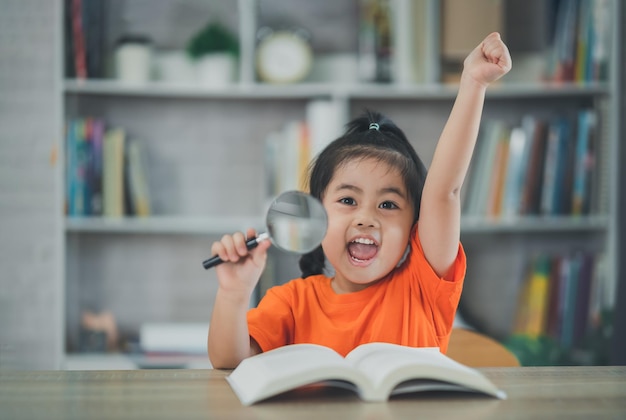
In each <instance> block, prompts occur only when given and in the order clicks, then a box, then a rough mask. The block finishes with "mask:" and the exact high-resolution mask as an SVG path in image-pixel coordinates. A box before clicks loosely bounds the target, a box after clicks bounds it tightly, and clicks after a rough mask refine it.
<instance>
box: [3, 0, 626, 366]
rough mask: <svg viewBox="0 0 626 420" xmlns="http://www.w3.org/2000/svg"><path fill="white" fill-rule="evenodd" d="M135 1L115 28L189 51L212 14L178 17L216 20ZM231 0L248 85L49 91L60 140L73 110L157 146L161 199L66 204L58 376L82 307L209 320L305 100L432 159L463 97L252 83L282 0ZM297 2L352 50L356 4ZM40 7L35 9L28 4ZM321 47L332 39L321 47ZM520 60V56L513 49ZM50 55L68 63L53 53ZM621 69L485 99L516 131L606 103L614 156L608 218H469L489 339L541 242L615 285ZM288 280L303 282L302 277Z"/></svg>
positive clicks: (155, 175)
mask: <svg viewBox="0 0 626 420" xmlns="http://www.w3.org/2000/svg"><path fill="white" fill-rule="evenodd" d="M29 1H30V2H31V6H32V5H35V4H38V2H37V1H36V0H29ZM257 2H258V4H257ZM62 3H63V1H61V0H57V1H56V2H54V7H48V8H47V9H43V10H45V11H46V13H49V14H51V15H52V16H55V20H54V21H55V22H57V23H58V26H55V28H54V33H55V34H56V38H55V37H51V41H50V42H51V43H53V42H56V43H57V44H58V45H57V44H55V45H57V46H58V48H57V49H56V50H57V51H59V53H58V57H63V53H62V52H60V51H61V47H60V45H61V44H62V40H61V38H62V34H60V32H62V30H63V25H62V7H63V6H62ZM140 3H141V2H137V1H132V0H126V1H118V2H115V3H114V4H113V6H111V7H112V12H111V13H110V14H109V15H108V17H109V19H110V18H111V16H123V17H124V19H125V20H124V21H123V22H122V21H120V20H119V19H118V20H109V25H110V27H111V28H113V29H112V31H113V32H114V31H118V33H119V31H120V27H121V26H122V24H125V25H131V26H130V27H131V29H134V30H138V31H148V32H149V31H150V30H151V28H152V27H151V26H150V25H149V20H150V19H151V18H152V19H153V20H154V21H155V25H154V28H159V27H160V28H162V29H161V30H159V29H154V31H155V32H154V33H153V34H152V35H153V37H154V39H155V40H156V41H157V42H163V43H165V44H168V43H169V44H176V43H178V44H179V45H180V44H181V43H182V41H181V37H183V35H180V34H176V35H172V31H171V29H172V28H173V26H174V25H181V24H182V23H187V25H185V28H186V29H185V30H184V31H182V32H189V30H190V29H189V28H190V27H193V25H196V26H197V25H198V24H199V23H201V21H202V20H203V19H199V18H198V15H199V14H200V15H201V14H202V13H196V14H195V16H190V15H188V14H187V15H185V13H183V12H181V10H182V11H184V8H185V7H191V8H192V9H193V10H196V11H198V10H201V11H204V12H207V11H208V10H211V8H212V7H213V6H215V5H214V4H213V3H211V2H203V1H200V0H197V1H191V0H190V1H187V2H186V1H179V2H172V3H169V2H165V1H160V2H157V4H156V5H155V6H154V7H155V10H154V11H153V12H152V14H153V15H151V14H150V13H147V14H146V16H144V17H140V16H139V15H140V13H139V12H141V7H142V6H141V5H140ZM224 3H226V2H221V5H220V6H219V7H218V6H216V7H217V9H218V10H219V13H220V14H221V15H222V16H225V20H226V21H227V22H228V24H229V25H230V26H231V27H233V28H237V29H238V31H239V33H240V35H241V36H242V40H241V43H242V53H243V56H242V57H241V61H240V74H241V77H242V81H241V82H240V83H237V84H235V85H232V86H227V87H218V88H215V87H211V88H209V87H203V86H197V85H190V84H184V83H183V84H181V83H171V84H168V83H162V82H157V81H154V82H152V81H151V82H148V83H145V84H141V85H128V84H123V83H119V82H117V81H115V80H113V79H98V80H93V79H86V80H77V79H73V78H70V79H67V78H63V77H62V76H60V75H59V77H58V80H56V81H55V83H54V85H55V89H54V90H52V92H53V94H52V98H53V99H55V100H58V103H59V105H58V106H59V108H58V112H57V114H58V115H57V116H58V118H57V120H55V121H54V124H52V126H53V127H54V129H55V130H56V131H55V132H61V131H62V130H61V129H60V128H59V127H60V126H61V125H62V123H63V121H64V120H65V119H66V118H69V117H88V116H98V117H102V118H104V119H105V120H106V121H107V122H110V123H111V124H113V125H115V126H121V127H124V128H125V129H126V130H127V131H128V133H130V135H132V136H133V137H135V138H136V139H137V140H138V141H139V142H140V143H141V145H142V146H144V148H145V149H146V150H147V151H148V158H149V159H148V161H149V163H150V164H151V165H150V166H151V171H150V187H151V192H152V193H153V204H154V215H153V216H151V217H147V218H135V217H126V218H121V219H114V220H109V219H104V218H93V217H71V218H70V217H67V218H66V217H64V216H63V215H61V214H58V211H59V209H58V208H57V209H56V210H55V211H56V212H57V213H55V214H54V218H53V220H55V223H56V225H57V226H58V229H59V230H58V232H59V233H60V237H61V241H59V243H58V245H57V246H55V250H56V251H57V252H58V255H59V256H58V258H59V261H57V262H58V264H60V265H61V266H62V267H63V268H62V269H61V268H59V269H58V270H57V274H56V275H57V276H58V277H59V279H58V280H59V281H58V283H59V287H60V288H62V290H61V291H60V292H61V294H62V295H63V297H58V298H57V300H58V305H60V306H61V307H62V308H63V307H64V308H65V309H61V311H60V318H61V321H60V324H61V325H55V326H54V327H53V328H54V331H56V333H55V334H56V335H55V337H56V338H55V340H60V342H63V343H65V344H66V346H65V348H64V349H62V350H61V355H60V360H61V361H60V363H57V364H56V366H55V367H59V366H63V360H65V359H67V360H68V361H70V362H71V361H72V360H73V361H75V360H85V359H83V358H82V356H81V355H80V354H77V353H76V349H77V347H78V331H79V322H80V312H81V310H82V309H85V308H88V309H92V310H104V309H106V310H111V311H112V312H113V313H115V314H116V319H117V321H118V326H119V328H120V332H121V333H122V334H123V335H125V336H128V337H133V335H134V334H135V333H136V331H137V330H138V329H139V326H140V324H141V323H142V322H146V321H154V322H159V321H163V322H165V321H175V322H197V321H206V320H207V319H209V318H210V313H211V307H210V302H211V301H212V296H213V293H214V292H215V278H214V274H213V273H211V272H205V271H204V270H203V269H202V268H201V267H200V262H201V261H202V260H203V259H205V258H206V257H207V254H208V250H209V247H210V244H211V242H212V241H213V240H215V239H216V238H218V237H219V236H221V234H223V233H227V232H231V231H233V230H240V229H243V228H245V227H247V226H256V227H259V228H260V227H262V224H263V217H260V216H259V215H262V214H263V211H264V204H265V198H264V194H263V191H264V180H263V176H262V174H263V173H264V170H265V169H264V162H263V159H262V158H260V157H261V156H263V152H264V148H263V143H264V139H265V137H266V136H267V135H268V134H269V133H271V132H274V131H276V130H280V129H281V127H283V126H284V124H286V123H288V122H289V121H294V120H295V121H301V120H303V119H305V118H306V117H305V116H306V109H307V105H308V104H309V103H310V102H311V101H316V100H325V101H328V102H330V103H332V104H334V106H336V107H337V108H338V109H342V110H344V114H345V117H346V119H347V118H349V117H351V116H354V115H356V114H359V113H360V111H361V110H362V109H363V108H365V107H371V108H375V109H378V110H380V111H382V112H384V113H386V114H388V115H389V116H391V117H392V118H393V119H394V120H395V121H396V122H397V123H398V125H399V126H400V127H401V128H403V129H404V130H405V132H406V133H407V136H408V137H409V138H410V139H412V141H413V142H414V145H415V147H416V149H417V151H418V153H419V154H420V156H422V157H423V159H424V160H425V163H426V164H428V163H429V160H430V157H431V156H432V152H433V150H434V146H435V141H436V139H437V138H438V136H439V133H440V131H441V129H442V127H443V124H444V123H445V120H446V118H447V115H448V113H449V109H450V107H451V105H452V101H453V99H454V97H455V94H456V89H455V87H454V85H442V84H439V83H437V82H435V81H427V82H426V83H422V84H393V83H391V84H363V83H353V84H334V83H323V82H312V83H301V84H295V85H285V86H274V85H266V84H263V83H259V82H256V81H255V77H254V72H253V71H252V70H251V69H252V65H251V63H253V62H254V59H253V54H254V34H255V31H256V27H257V26H259V25H262V24H266V23H269V22H271V21H272V19H271V17H272V16H270V15H271V14H272V13H275V12H276V11H277V7H278V6H277V4H278V3H277V2H276V1H270V0H254V1H253V0H240V1H239V2H228V5H224ZM295 3H298V2H295ZM617 3H619V4H618V8H620V9H621V8H623V6H621V2H617ZM171 4H176V5H177V6H171ZM259 4H260V5H259ZM289 4H290V6H288V7H287V9H286V10H284V16H286V17H287V18H290V19H292V21H293V22H296V23H300V24H303V23H306V19H305V18H306V16H307V15H306V13H309V14H310V16H311V17H310V18H311V19H313V21H312V23H311V24H310V26H311V27H312V28H314V27H315V19H318V20H319V22H322V21H324V19H326V18H327V17H328V16H330V15H333V16H348V15H349V16H350V17H346V19H345V21H346V22H347V24H346V25H342V27H340V28H339V27H337V25H336V23H337V21H338V20H340V19H339V18H334V20H331V24H329V25H328V26H321V25H320V26H319V27H323V28H326V29H325V31H328V33H324V34H321V33H316V32H313V37H314V38H313V39H315V37H316V36H317V37H318V38H321V39H322V41H319V39H318V41H319V42H320V43H319V44H316V45H315V46H316V48H320V49H321V50H324V49H325V50H324V51H325V52H328V50H329V49H330V48H331V47H330V46H329V45H332V43H329V42H328V38H329V37H333V36H334V37H335V38H336V39H337V40H338V41H337V44H338V45H339V46H340V47H339V48H343V49H344V50H348V51H354V50H355V49H356V45H355V44H356V36H355V35H354V33H355V32H356V31H355V28H356V25H357V22H356V19H355V17H354V13H355V10H356V5H357V2H356V1H355V0H351V1H342V2H330V1H324V2H320V3H316V4H315V5H311V6H306V7H305V8H302V10H298V9H299V6H297V4H294V5H291V2H290V3H289ZM257 6H259V7H260V9H257V8H256V7H257ZM172 7H175V8H176V7H178V8H179V9H175V10H176V11H178V12H180V13H179V14H172V13H169V14H168V13H166V12H168V11H169V12H171V11H172V9H171V8H172ZM259 10H260V12H259ZM307 11H308V12H307ZM348 12H349V13H348ZM30 13H32V14H34V15H36V14H37V13H36V11H35V10H34V9H32V8H31V9H30ZM42 13H43V12H42ZM342 13H343V14H342ZM622 15H623V12H622ZM167 16H170V18H171V19H173V22H169V23H168V24H167V25H165V26H163V25H158V24H156V23H160V24H163V23H164V22H165V23H167V22H166V20H167ZM172 16H174V18H172ZM181 16H183V17H181ZM185 16H186V17H185ZM324 16H326V18H325V17H324ZM615 16H616V17H615V20H616V22H617V21H618V19H622V20H621V21H620V22H623V17H619V16H621V15H620V14H616V15H615ZM180 19H183V21H181V20H180ZM185 19H186V20H185ZM319 22H318V23H319ZM332 22H335V27H333V26H332ZM132 25H134V27H133V26H132ZM168 25H169V26H168ZM0 26H1V25H0ZM614 28H617V29H615V30H614V39H615V40H616V41H615V42H614V45H613V52H614V56H617V52H618V51H619V48H620V46H619V43H620V41H619V39H620V37H619V36H618V32H619V31H620V30H621V29H619V25H618V24H617V23H616V24H615V25H614ZM168 30H169V32H168ZM346 35H348V36H346ZM168 37H169V38H170V39H168ZM171 38H174V39H171ZM323 39H326V43H325V44H324V43H323ZM331 52H332V51H331ZM512 52H513V60H514V63H515V60H516V55H515V52H514V51H512ZM56 61H57V62H58V61H62V60H58V58H57V60H56ZM622 62H623V58H622ZM57 64H58V63H57ZM618 68H620V67H619V63H617V62H614V63H613V68H612V71H611V73H610V74H611V76H610V78H609V79H608V80H607V81H605V82H591V83H570V82H565V83H563V82H561V83H554V82H548V83H531V82H515V83H502V84H499V85H497V86H493V87H491V88H490V89H489V91H488V94H487V103H486V106H485V112H484V118H495V119H501V120H505V121H508V122H510V123H511V124H518V123H519V119H520V117H521V116H523V115H526V114H529V113H533V114H536V115H539V116H546V117H547V116H551V115H553V114H554V109H564V110H566V111H567V112H572V111H573V110H576V109H579V108H581V107H594V108H595V107H597V108H602V109H605V110H608V112H607V114H606V116H605V118H604V119H603V121H604V124H605V130H604V136H605V140H606V147H607V148H608V149H607V150H608V152H607V156H608V159H607V160H605V161H604V162H603V165H605V166H604V170H603V172H604V173H606V180H605V185H604V187H605V188H606V190H607V196H606V206H605V211H603V212H600V213H598V214H593V215H589V216H584V217H577V218H574V217H568V216H524V217H515V218H498V219H489V218H484V217H475V216H464V217H463V219H462V241H463V243H464V246H465V248H466V251H467V252H468V261H470V264H472V266H471V267H470V268H468V277H467V279H466V292H465V293H464V298H463V302H462V310H464V311H465V312H467V313H468V314H469V315H470V318H472V320H473V321H476V322H477V323H478V324H480V325H479V327H480V328H481V329H482V330H483V331H484V332H487V333H488V334H490V335H492V336H494V337H496V338H501V336H502V332H503V331H504V330H506V329H507V327H508V325H509V324H510V323H511V322H512V320H511V318H512V317H513V314H512V311H511V307H512V306H514V303H515V291H514V288H513V287H511V283H515V281H516V280H515V277H516V276H517V274H516V270H517V271H519V270H523V265H524V262H525V260H526V258H527V257H528V256H529V255H531V254H532V252H534V251H535V250H537V249H538V250H545V251H560V250H564V251H565V252H568V251H570V250H576V249H581V248H582V249H599V250H603V251H605V253H606V254H607V261H608V263H607V267H608V268H607V276H609V277H612V278H619V273H620V271H618V266H617V260H618V252H619V244H620V243H621V239H620V238H619V237H618V236H617V234H616V231H617V227H618V208H617V198H616V197H617V196H618V193H619V187H620V186H619V185H618V177H617V173H618V172H617V168H618V167H619V166H618V161H617V156H618V153H617V152H618V147H619V145H618V139H619V138H620V134H621V132H622V131H621V130H623V128H620V126H619V124H618V122H619V120H620V118H623V117H621V115H622V114H620V112H621V113H623V111H621V108H620V107H619V98H618V96H619V95H617V93H616V92H618V91H619V90H618V89H617V87H618V86H619V84H618V77H619V76H618V72H617V69H618ZM59 72H60V71H59ZM242 122H245V124H243V123H242ZM60 137H61V140H59V141H58V145H59V147H61V146H62V144H63V142H64V139H63V136H62V135H61V136H60ZM61 149H62V147H61ZM61 157H62V153H61ZM60 161H61V162H62V159H61V160H60ZM62 172H63V167H62V165H57V166H56V172H55V178H54V179H56V181H55V185H56V189H55V191H57V192H56V195H55V202H56V203H60V202H61V201H62V199H63V194H64V192H63V190H64V187H63V174H62ZM59 207H60V206H59ZM290 263H293V261H290ZM280 270H284V273H282V272H281V276H280V277H281V278H282V279H288V278H290V275H291V273H292V272H293V270H292V267H282V268H281V269H280ZM293 274H294V276H295V275H297V271H296V272H293ZM503 279H504V280H503ZM621 288H622V289H623V288H624V286H623V285H621ZM57 293H59V291H57ZM618 306H619V305H618ZM57 311H58V309H57ZM616 322H620V321H619V320H617V321H616ZM622 322H623V321H622ZM58 336H61V337H58ZM0 360H1V359H0ZM94 360H98V358H95V359H94ZM48 365H50V363H48ZM81 366H82V365H81Z"/></svg>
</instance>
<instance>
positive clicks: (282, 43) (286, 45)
mask: <svg viewBox="0 0 626 420" xmlns="http://www.w3.org/2000/svg"><path fill="white" fill-rule="evenodd" d="M312 61H313V54H312V52H311V47H310V46H309V44H308V43H307V42H306V41H304V40H303V39H302V38H300V37H299V36H298V35H296V34H294V33H292V32H288V31H282V32H276V33H273V34H271V35H269V36H268V37H267V38H264V39H263V40H262V41H261V43H260V44H259V48H258V52H257V69H258V72H259V77H260V79H261V80H262V81H264V82H270V83H294V82H298V81H300V80H302V79H304V78H305V77H306V76H307V75H308V73H309V70H310V69H311V63H312Z"/></svg>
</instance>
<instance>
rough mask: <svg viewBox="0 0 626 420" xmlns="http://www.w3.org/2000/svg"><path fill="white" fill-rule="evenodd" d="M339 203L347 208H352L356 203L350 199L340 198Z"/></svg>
mask: <svg viewBox="0 0 626 420" xmlns="http://www.w3.org/2000/svg"><path fill="white" fill-rule="evenodd" d="M339 202H340V203H341V204H346V205H348V206H353V205H354V204H355V203H356V201H354V199H353V198H350V197H345V198H341V199H340V200H339Z"/></svg>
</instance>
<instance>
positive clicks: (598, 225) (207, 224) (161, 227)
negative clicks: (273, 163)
mask: <svg viewBox="0 0 626 420" xmlns="http://www.w3.org/2000/svg"><path fill="white" fill-rule="evenodd" d="M247 227H254V228H257V229H263V227H264V221H263V219H261V218H254V217H213V218H208V217H207V218H193V217H177V216H153V217H126V218H103V217H68V218H66V219H65V230H66V232H69V233H80V232H84V233H146V234H150V233H155V234H163V233H172V234H222V233H230V232H234V231H238V230H239V231H240V230H244V229H246V228H247ZM608 227H609V219H608V217H607V216H584V217H571V216H550V217H547V216H525V217H511V218H485V217H474V216H463V218H462V219H461V231H462V232H463V233H491V232H493V233H497V232H583V231H603V230H606V229H608Z"/></svg>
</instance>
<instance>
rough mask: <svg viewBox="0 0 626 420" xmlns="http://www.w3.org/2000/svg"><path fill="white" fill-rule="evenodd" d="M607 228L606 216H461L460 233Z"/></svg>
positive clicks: (566, 230) (570, 230) (607, 220)
mask: <svg viewBox="0 0 626 420" xmlns="http://www.w3.org/2000/svg"><path fill="white" fill-rule="evenodd" d="M608 228H609V218H608V216H580V217H574V216H523V217H510V218H485V217H475V216H463V217H462V218H461V232H462V233H472V234H480V233H499V232H513V233H514V232H519V233H526V232H532V233H535V232H536V233H550V232H590V231H604V230H607V229H608Z"/></svg>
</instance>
